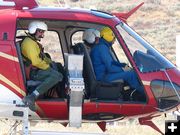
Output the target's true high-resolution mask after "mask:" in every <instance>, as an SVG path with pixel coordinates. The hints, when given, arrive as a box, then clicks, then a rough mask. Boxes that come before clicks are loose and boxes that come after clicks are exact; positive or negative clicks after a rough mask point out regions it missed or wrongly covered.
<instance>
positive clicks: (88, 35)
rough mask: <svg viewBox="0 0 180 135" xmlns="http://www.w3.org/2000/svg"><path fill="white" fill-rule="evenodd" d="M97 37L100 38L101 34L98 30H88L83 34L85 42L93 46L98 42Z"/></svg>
mask: <svg viewBox="0 0 180 135" xmlns="http://www.w3.org/2000/svg"><path fill="white" fill-rule="evenodd" d="M96 37H98V38H100V32H99V31H98V30H96V29H87V30H85V31H84V33H83V40H84V41H86V42H88V43H89V44H93V43H94V42H95V40H96Z"/></svg>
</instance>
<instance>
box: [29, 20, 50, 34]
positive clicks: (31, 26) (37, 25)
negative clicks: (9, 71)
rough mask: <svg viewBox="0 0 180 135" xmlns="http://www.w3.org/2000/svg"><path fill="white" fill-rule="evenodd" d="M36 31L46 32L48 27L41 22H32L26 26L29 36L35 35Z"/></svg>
mask: <svg viewBox="0 0 180 135" xmlns="http://www.w3.org/2000/svg"><path fill="white" fill-rule="evenodd" d="M37 29H41V30H45V31H46V30H47V29H48V27H47V25H46V24H45V23H44V22H41V21H33V22H31V23H30V24H29V26H28V30H29V33H30V34H35V32H36V30H37Z"/></svg>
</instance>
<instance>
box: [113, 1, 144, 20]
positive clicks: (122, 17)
mask: <svg viewBox="0 0 180 135" xmlns="http://www.w3.org/2000/svg"><path fill="white" fill-rule="evenodd" d="M143 4H144V2H142V3H141V4H139V5H138V6H136V7H134V8H133V9H131V10H130V11H129V12H127V13H112V14H113V15H115V16H116V17H118V18H120V19H122V20H123V21H125V22H126V20H127V19H128V18H129V17H130V16H131V15H132V14H133V13H135V12H136V11H137V10H138V9H139V8H140V7H141V6H142V5H143Z"/></svg>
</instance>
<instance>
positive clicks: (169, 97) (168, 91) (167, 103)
mask: <svg viewBox="0 0 180 135" xmlns="http://www.w3.org/2000/svg"><path fill="white" fill-rule="evenodd" d="M173 86H174V88H175V89H176V90H177V92H178V94H179V95H180V86H178V85H177V84H174V83H173ZM173 86H172V84H171V83H170V82H168V81H164V80H153V81H152V82H151V89H152V91H153V93H154V96H155V98H156V100H157V102H158V107H159V108H160V109H165V108H170V107H173V106H174V105H176V104H177V103H178V102H179V99H178V96H177V94H176V92H175V89H174V88H173Z"/></svg>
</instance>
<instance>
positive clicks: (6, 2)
mask: <svg viewBox="0 0 180 135" xmlns="http://www.w3.org/2000/svg"><path fill="white" fill-rule="evenodd" d="M1 3H2V5H0V9H5V8H15V9H16V10H22V9H24V8H27V9H32V8H35V7H38V4H37V2H36V1H35V0H3V1H2V2H1ZM1 3H0V4H1Z"/></svg>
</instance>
